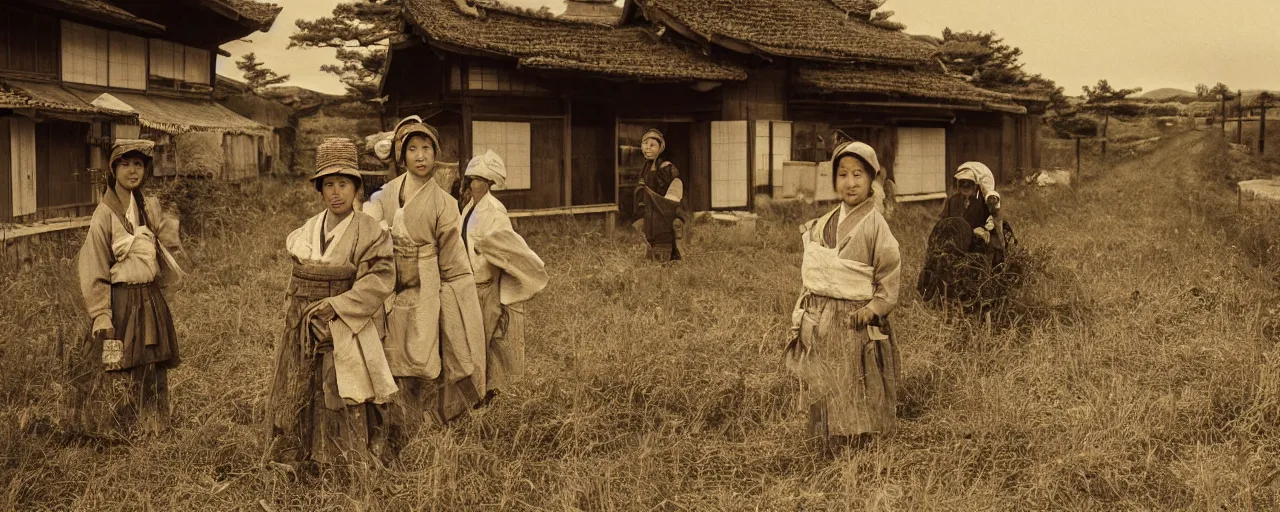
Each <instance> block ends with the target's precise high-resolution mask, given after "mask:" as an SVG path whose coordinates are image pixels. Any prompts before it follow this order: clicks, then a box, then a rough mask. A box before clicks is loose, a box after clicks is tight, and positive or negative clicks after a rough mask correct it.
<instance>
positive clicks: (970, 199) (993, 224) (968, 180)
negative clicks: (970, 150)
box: [939, 162, 1000, 250]
mask: <svg viewBox="0 0 1280 512" xmlns="http://www.w3.org/2000/svg"><path fill="white" fill-rule="evenodd" d="M953 178H954V179H955V182H956V191H955V192H954V193H952V194H951V196H949V197H947V199H946V201H945V202H943V204H942V213H941V214H940V216H939V218H942V219H948V218H952V217H959V218H962V219H964V220H965V222H967V223H968V224H969V228H970V229H972V230H973V234H974V236H975V237H976V239H975V240H974V244H978V243H979V242H978V240H981V244H982V245H983V246H985V245H987V244H989V243H990V242H991V232H992V231H997V224H999V223H998V222H997V220H996V218H995V217H996V216H998V212H999V208H1000V194H999V193H998V192H996V188H995V184H996V180H995V176H994V175H993V174H992V173H991V169H989V168H987V166H986V165H984V164H983V163H981V162H965V163H963V164H960V167H959V168H957V169H956V173H955V175H954V176H953ZM968 249H969V250H973V249H974V247H972V246H971V247H969V248H968Z"/></svg>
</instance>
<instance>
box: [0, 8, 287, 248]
mask: <svg viewBox="0 0 1280 512" xmlns="http://www.w3.org/2000/svg"><path fill="white" fill-rule="evenodd" d="M279 11H280V8H279V7H276V6H274V5H271V4H265V3H259V2H255V1H253V0H166V1H163V2H159V1H155V0H3V1H2V2H0V139H3V140H4V142H3V143H0V223H3V224H9V225H21V224H31V223H34V222H36V221H41V220H47V219H79V218H82V217H83V216H86V215H89V214H90V213H92V210H93V208H94V205H95V202H96V199H97V194H98V193H99V192H100V190H98V189H99V188H100V185H98V184H95V182H98V181H100V180H101V179H102V177H103V176H104V171H105V169H106V165H107V162H106V159H107V156H108V155H109V153H110V147H111V143H112V141H113V140H114V139H115V138H138V137H141V138H146V139H151V140H154V141H156V142H157V155H156V160H155V164H156V168H155V173H156V174H157V175H161V176H164V175H169V176H173V175H201V176H211V177H216V178H222V179H233V180H234V179H240V178H245V177H250V176H256V175H257V174H258V168H259V164H260V161H261V160H262V158H263V156H264V154H269V153H270V152H271V151H272V149H271V148H272V146H273V144H274V143H275V141H274V140H273V139H272V131H271V128H270V127H268V126H264V125H262V124H259V123H256V122H254V121H251V120H249V119H246V118H244V117H243V116H240V115H238V114H236V113H234V112H232V111H230V110H228V109H226V108H224V107H222V106H221V105H218V104H217V103H215V102H214V101H213V98H212V91H213V80H212V79H213V77H214V69H215V63H216V59H217V57H218V55H219V54H220V52H221V50H219V48H218V47H219V46H220V45H221V44H223V43H226V42H228V41H232V40H235V39H239V38H242V37H245V36H247V35H249V34H251V33H253V32H256V31H266V30H267V29H269V28H270V26H271V24H272V23H273V22H274V20H275V17H276V15H277V14H278V13H279ZM221 55H223V56H228V55H227V54H226V53H221Z"/></svg>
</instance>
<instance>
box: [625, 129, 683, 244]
mask: <svg viewBox="0 0 1280 512" xmlns="http://www.w3.org/2000/svg"><path fill="white" fill-rule="evenodd" d="M666 149H667V142H666V139H663V137H662V132H660V131H658V130H656V129H651V130H649V131H647V132H645V133H644V135H643V136H642V137H641V138H640V151H641V152H642V153H644V158H645V164H644V169H643V170H642V171H641V174H640V179H641V182H640V188H638V189H636V193H637V195H638V196H640V197H639V200H638V201H637V202H636V203H637V205H640V206H641V207H642V208H644V237H645V240H646V241H647V242H648V243H649V251H648V253H647V256H648V258H649V259H651V260H654V261H660V262H667V261H677V260H679V259H680V248H679V246H678V245H677V243H676V230H675V221H676V219H677V218H679V217H680V200H681V199H683V198H684V182H682V181H680V171H679V169H676V166H675V165H674V164H672V163H671V162H670V161H667V160H665V159H663V158H662V152H663V151H665V150H666Z"/></svg>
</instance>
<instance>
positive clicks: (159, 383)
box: [71, 139, 183, 437]
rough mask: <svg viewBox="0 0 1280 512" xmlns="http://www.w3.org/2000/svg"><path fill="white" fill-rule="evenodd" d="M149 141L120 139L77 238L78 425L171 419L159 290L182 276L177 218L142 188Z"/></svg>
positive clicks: (119, 429) (111, 428)
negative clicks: (84, 328)
mask: <svg viewBox="0 0 1280 512" xmlns="http://www.w3.org/2000/svg"><path fill="white" fill-rule="evenodd" d="M154 148H155V145H154V143H152V142H151V141H147V140H129V139H120V140H117V141H116V142H115V145H114V146H113V147H112V148H111V158H110V162H109V163H108V165H109V168H108V172H107V189H106V190H105V191H103V193H102V199H101V200H100V201H99V202H98V207H97V209H95V210H94V212H93V218H92V220H90V222H89V232H88V235H87V236H86V238H85V241H84V245H82V246H81V247H80V255H79V264H78V270H79V278H80V291H81V293H82V294H83V297H84V304H85V309H86V312H87V313H88V314H89V319H90V320H92V322H93V325H92V327H91V328H90V329H89V332H88V333H86V336H85V337H84V339H83V342H82V343H81V344H80V346H79V349H78V350H77V351H76V352H75V354H74V355H73V358H72V365H71V375H72V379H71V383H72V386H73V387H74V393H73V400H74V403H73V407H72V410H73V412H74V417H73V419H72V423H73V425H74V427H75V428H77V429H79V430H81V431H82V433H84V434H88V435H92V436H102V437H129V436H131V435H134V434H141V435H152V434H157V433H160V432H162V431H164V430H165V429H167V428H168V426H169V378H168V372H169V370H170V369H172V368H176V367H177V366H178V364H179V362H180V358H179V357H178V336H177V333H176V332H175V331H174V328H173V318H172V316H171V315H170V313H169V303H168V300H167V299H166V298H165V294H166V293H172V291H174V290H175V289H176V288H177V286H178V285H179V283H180V280H181V278H182V276H183V273H182V269H180V268H179V267H178V264H177V262H176V261H175V260H174V259H173V255H172V253H171V251H172V252H177V251H179V250H180V249H181V245H180V242H179V240H178V224H177V218H176V217H173V216H166V215H165V214H164V213H163V212H161V209H160V202H159V200H157V199H156V198H154V197H144V196H143V194H142V187H143V184H145V183H146V181H147V177H148V176H149V175H150V174H151V165H152V153H153V150H154Z"/></svg>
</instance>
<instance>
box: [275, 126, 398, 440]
mask: <svg viewBox="0 0 1280 512" xmlns="http://www.w3.org/2000/svg"><path fill="white" fill-rule="evenodd" d="M357 165H358V163H357V156H356V146H355V144H354V143H353V142H351V141H350V140H347V139H341V138H329V139H326V140H325V141H324V142H323V143H322V144H320V147H319V148H317V149H316V172H315V174H314V175H313V176H312V177H311V181H312V183H314V184H315V187H316V191H317V192H319V193H320V196H321V198H322V200H323V203H324V205H325V208H324V210H323V211H321V212H320V213H318V214H316V215H315V216H314V217H311V218H310V219H307V221H306V222H305V223H304V224H303V225H302V227H300V228H298V229H296V230H294V231H293V232H292V233H290V234H289V236H288V237H287V238H286V239H285V249H286V250H287V251H288V253H289V256H290V258H291V259H292V261H293V269H292V271H291V272H290V278H289V287H288V295H289V302H288V308H287V309H286V311H285V329H284V335H283V336H281V338H280V342H279V344H278V345H276V354H275V372H274V374H273V376H272V384H271V390H270V393H269V395H268V399H267V400H268V401H267V420H268V427H269V434H270V441H271V443H270V446H271V449H272V452H273V453H289V454H291V455H292V457H293V459H294V460H296V461H297V462H301V463H310V462H315V463H322V464H348V463H363V464H370V463H376V462H377V458H376V456H381V455H385V453H378V452H379V450H381V449H382V447H383V445H384V441H385V429H384V428H383V426H382V424H383V415H384V412H385V411H384V409H383V404H386V403H388V402H390V401H391V398H392V396H393V395H394V394H395V393H396V391H397V388H396V385H395V382H394V380H393V379H392V377H391V368H390V366H389V365H388V364H387V358H386V354H385V353H384V352H383V349H382V336H383V327H384V324H385V317H384V311H383V304H384V302H385V301H386V300H387V297H388V296H389V295H391V288H392V286H393V285H394V282H395V266H394V263H393V260H392V248H391V237H389V236H388V235H387V233H386V232H384V231H383V230H382V226H379V225H378V221H376V220H373V218H372V217H369V216H368V215H365V214H364V213H362V212H360V211H358V210H356V209H355V203H356V199H357V197H358V195H359V193H360V188H361V186H362V183H363V180H362V179H361V175H360V172H359V171H358V170H357Z"/></svg>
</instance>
